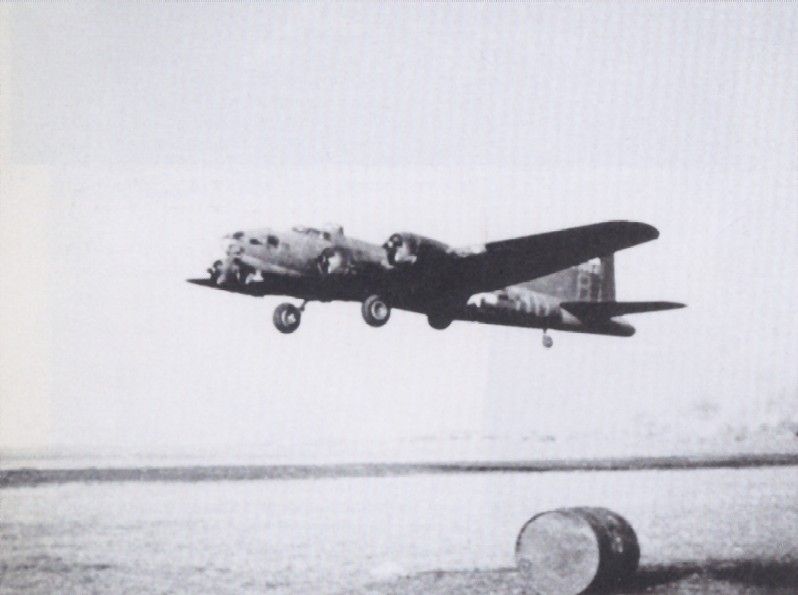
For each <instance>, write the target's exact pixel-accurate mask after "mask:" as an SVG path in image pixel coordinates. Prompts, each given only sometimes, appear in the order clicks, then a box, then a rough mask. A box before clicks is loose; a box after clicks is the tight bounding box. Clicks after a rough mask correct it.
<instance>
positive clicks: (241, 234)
mask: <svg viewBox="0 0 798 595" xmlns="http://www.w3.org/2000/svg"><path fill="white" fill-rule="evenodd" d="M243 237H244V232H243V231H237V232H235V233H234V234H233V239H234V240H240V239H241V238H243Z"/></svg>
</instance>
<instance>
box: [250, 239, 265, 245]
mask: <svg viewBox="0 0 798 595" xmlns="http://www.w3.org/2000/svg"><path fill="white" fill-rule="evenodd" d="M249 243H250V244H253V245H255V246H262V245H263V242H261V241H260V240H259V239H258V238H250V239H249Z"/></svg>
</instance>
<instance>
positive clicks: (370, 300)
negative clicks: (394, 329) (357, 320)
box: [360, 295, 391, 327]
mask: <svg viewBox="0 0 798 595" xmlns="http://www.w3.org/2000/svg"><path fill="white" fill-rule="evenodd" d="M360 312H361V314H363V320H365V321H366V324H368V325H369V326H375V327H377V326H383V325H384V324H385V323H386V322H388V319H389V318H390V317H391V307H390V306H389V305H388V304H386V303H385V300H383V299H382V298H381V297H380V296H378V295H370V296H369V297H367V298H366V299H365V300H363V306H362V307H361V309H360Z"/></svg>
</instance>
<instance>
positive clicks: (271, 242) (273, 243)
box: [266, 236, 280, 248]
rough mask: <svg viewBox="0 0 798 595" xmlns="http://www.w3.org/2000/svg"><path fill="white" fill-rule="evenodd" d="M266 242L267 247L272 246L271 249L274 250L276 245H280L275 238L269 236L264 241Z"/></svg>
mask: <svg viewBox="0 0 798 595" xmlns="http://www.w3.org/2000/svg"><path fill="white" fill-rule="evenodd" d="M266 242H267V243H268V244H269V246H272V247H273V248H276V247H277V245H278V244H279V243H280V242H279V240H278V239H277V237H276V236H269V237H268V238H267V239H266Z"/></svg>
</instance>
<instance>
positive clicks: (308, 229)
mask: <svg viewBox="0 0 798 595" xmlns="http://www.w3.org/2000/svg"><path fill="white" fill-rule="evenodd" d="M293 231H295V232H297V233H303V234H305V235H306V236H314V237H322V238H324V239H325V240H327V241H329V240H330V238H331V237H332V236H330V233H329V232H326V231H319V230H318V229H315V228H313V227H294V228H293Z"/></svg>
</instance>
